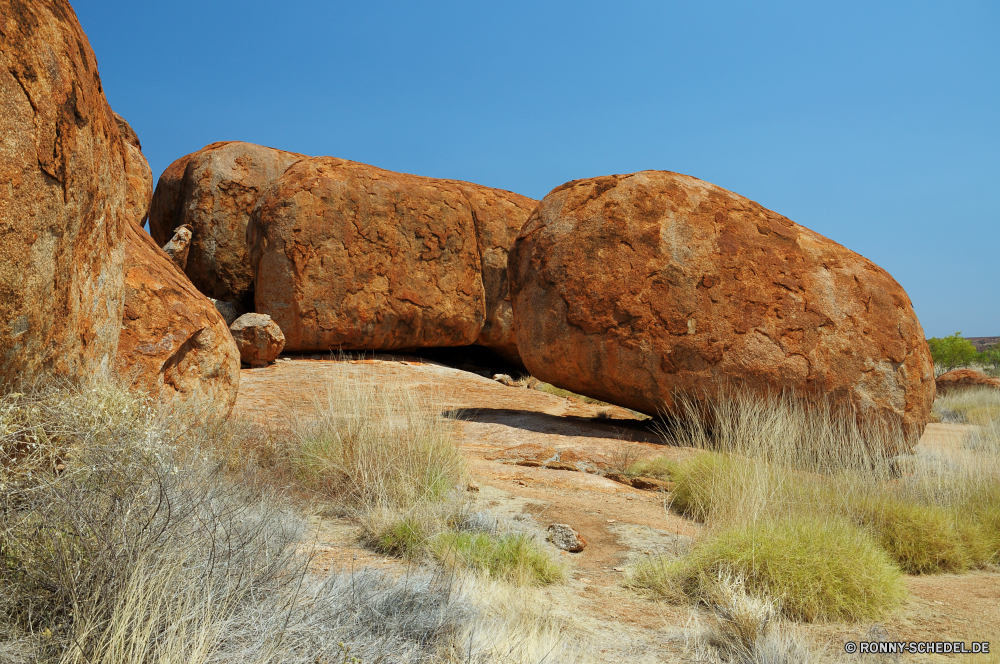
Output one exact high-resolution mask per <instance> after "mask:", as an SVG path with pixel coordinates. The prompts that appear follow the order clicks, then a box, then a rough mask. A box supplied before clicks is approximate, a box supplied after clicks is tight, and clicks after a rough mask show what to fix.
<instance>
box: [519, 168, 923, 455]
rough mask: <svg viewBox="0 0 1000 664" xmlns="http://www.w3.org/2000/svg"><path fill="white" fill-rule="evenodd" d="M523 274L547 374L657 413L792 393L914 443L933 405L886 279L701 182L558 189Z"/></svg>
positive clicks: (529, 243)
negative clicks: (681, 404)
mask: <svg viewBox="0 0 1000 664" xmlns="http://www.w3.org/2000/svg"><path fill="white" fill-rule="evenodd" d="M510 280H511V293H512V296H513V304H514V322H515V327H516V332H517V344H518V349H519V351H520V354H521V358H522V359H523V360H524V364H525V366H526V367H527V368H528V369H529V370H530V371H531V373H532V374H533V375H534V376H536V377H538V378H539V379H540V380H543V381H546V382H549V383H552V384H553V385H557V386H559V387H563V388H566V389H569V390H572V391H574V392H578V393H580V394H585V395H587V396H590V397H594V398H597V399H602V400H604V401H609V402H611V403H615V404H618V405H621V406H627V407H629V408H632V409H634V410H638V411H641V412H644V413H648V414H656V413H657V411H658V410H660V409H664V408H665V409H667V410H668V411H669V410H670V409H671V408H673V406H674V403H675V396H676V395H677V394H679V393H683V394H687V395H689V396H691V397H694V398H705V396H706V395H712V394H715V393H717V392H718V390H719V389H738V390H750V391H751V392H755V393H760V394H767V393H775V392H778V391H783V390H790V391H794V393H795V394H797V395H799V396H801V397H804V398H825V399H829V400H830V401H831V402H832V403H833V405H835V406H838V407H847V408H854V409H856V410H857V412H858V413H859V414H860V416H861V417H862V419H864V420H867V421H869V422H872V421H879V422H888V423H891V424H898V425H901V426H902V427H904V428H905V430H906V432H907V433H908V434H909V435H910V436H911V437H915V436H917V435H919V433H920V432H922V430H923V428H924V425H925V424H926V421H927V417H928V414H929V411H930V408H931V403H932V401H933V399H934V371H933V362H932V360H931V355H930V350H929V349H928V347H927V342H926V341H925V340H924V334H923V330H922V329H921V327H920V322H919V321H918V320H917V317H916V315H915V314H914V312H913V307H912V305H911V304H910V300H909V298H908V297H907V295H906V293H905V292H904V291H903V289H902V288H901V287H900V286H899V284H897V283H896V281H895V280H893V278H892V277H891V276H889V274H888V273H887V272H886V271H885V270H883V269H881V268H880V267H878V266H877V265H875V264H874V263H872V262H871V261H869V260H867V259H865V258H864V257H862V256H859V255H858V254H856V253H854V252H852V251H849V250H848V249H845V248H844V247H842V246H840V245H839V244H837V243H836V242H833V241H831V240H829V239H827V238H825V237H823V236H821V235H819V234H817V233H814V232H812V231H810V230H809V229H807V228H804V227H802V226H800V225H798V224H796V223H794V222H792V221H790V220H789V219H786V218H785V217H783V216H781V215H780V214H777V213H775V212H772V211H770V210H767V209H765V208H763V207H762V206H760V205H758V204H757V203H755V202H753V201H750V200H748V199H746V198H744V197H742V196H739V195H737V194H734V193H732V192H730V191H726V190H725V189H722V188H720V187H717V186H715V185H712V184H709V183H707V182H703V181H701V180H698V179H695V178H693V177H688V176H686V175H680V174H677V173H670V172H664V171H643V172H641V173H633V174H631V175H614V176H608V177H599V178H592V179H588V180H578V181H574V182H570V183H568V184H565V185H563V186H561V187H558V188H556V189H554V190H553V191H552V192H550V193H549V194H548V195H547V196H546V197H545V198H544V199H543V200H542V201H541V203H539V205H538V207H537V209H536V210H535V212H534V213H533V214H532V216H531V218H530V219H529V220H528V222H527V223H526V224H525V226H524V227H523V228H522V229H521V232H520V234H519V235H518V238H517V242H516V243H515V245H514V248H513V250H512V252H511V258H510Z"/></svg>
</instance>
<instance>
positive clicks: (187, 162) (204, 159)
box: [149, 141, 304, 307]
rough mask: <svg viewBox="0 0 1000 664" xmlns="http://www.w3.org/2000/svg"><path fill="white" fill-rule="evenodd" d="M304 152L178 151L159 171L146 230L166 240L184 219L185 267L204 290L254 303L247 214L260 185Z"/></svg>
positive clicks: (214, 147) (233, 145) (239, 145)
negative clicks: (187, 236) (188, 237)
mask: <svg viewBox="0 0 1000 664" xmlns="http://www.w3.org/2000/svg"><path fill="white" fill-rule="evenodd" d="M303 158H304V156H303V155H300V154H295V153H292V152H284V151H282V150H275V149H272V148H267V147H263V146H260V145H253V144H251V143H243V142H239V141H235V142H222V143H212V144H211V145H207V146H205V147H204V148H202V149H201V150H199V151H198V152H195V153H193V154H189V155H186V156H184V157H181V158H180V159H178V160H177V161H175V162H174V163H172V164H171V165H170V166H169V167H168V168H167V169H166V170H165V171H164V172H163V175H161V176H160V181H159V182H158V183H157V185H156V192H155V193H154V195H153V203H152V206H151V208H150V212H149V231H150V234H151V235H152V236H153V239H154V240H156V242H157V244H159V245H161V246H162V245H164V244H166V243H167V242H168V241H169V240H170V238H171V236H173V234H174V229H176V228H177V227H178V226H181V225H184V224H187V225H188V226H189V227H190V228H191V230H192V232H193V235H194V237H193V239H192V242H191V248H190V251H189V254H188V261H187V267H186V268H185V273H186V274H187V275H188V277H189V278H190V279H191V282H192V283H193V284H194V285H195V286H196V287H197V288H198V289H199V290H200V291H201V292H202V293H204V294H205V295H208V296H209V297H213V298H216V299H220V300H234V301H239V302H241V303H242V304H243V305H244V306H246V307H252V306H253V273H252V272H251V270H250V263H249V259H248V256H247V242H246V228H247V218H248V217H249V216H250V211H251V210H252V209H253V206H254V204H255V203H256V202H257V199H258V198H260V195H261V193H262V192H263V191H264V189H265V188H266V187H267V186H268V185H269V184H271V182H272V181H274V179H275V178H277V177H278V176H279V175H281V174H282V173H284V171H285V169H286V168H288V167H289V166H290V165H292V164H293V163H295V162H296V161H299V160H300V159H303Z"/></svg>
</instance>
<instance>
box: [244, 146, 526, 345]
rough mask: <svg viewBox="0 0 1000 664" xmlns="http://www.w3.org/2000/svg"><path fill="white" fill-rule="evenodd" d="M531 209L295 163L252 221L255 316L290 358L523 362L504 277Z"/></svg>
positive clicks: (366, 171)
mask: <svg viewBox="0 0 1000 664" xmlns="http://www.w3.org/2000/svg"><path fill="white" fill-rule="evenodd" d="M533 206H534V201H532V200H531V199H527V198H524V197H521V196H518V195H516V194H511V193H510V192H506V191H500V190H495V189H488V188H486V187H480V186H478V185H473V184H469V183H466V182H457V181H452V180H436V179H433V178H425V177H419V176H415V175H406V174H402V173H393V172H391V171H385V170H382V169H379V168H375V167H373V166H368V165H365V164H359V163H355V162H351V161H346V160H343V159H336V158H334V157H316V158H312V159H307V160H304V161H300V162H299V163H297V164H295V165H294V166H292V167H291V168H289V169H288V170H287V171H286V172H285V173H284V175H282V176H281V177H280V178H278V179H277V180H276V181H275V182H274V184H273V185H272V186H271V188H270V189H268V191H267V192H266V193H265V194H264V196H263V197H262V198H261V200H260V202H259V203H258V205H257V207H256V208H255V209H254V211H253V214H252V215H251V220H250V225H249V228H248V232H247V238H248V241H249V243H250V251H251V263H252V265H253V269H254V272H255V275H256V290H255V304H256V311H258V312H260V313H266V314H269V315H270V316H271V318H273V319H274V321H275V322H276V323H277V324H278V326H279V327H280V328H281V330H282V331H283V332H284V334H285V339H286V343H285V350H286V351H326V350H331V349H337V348H343V349H364V350H394V349H404V348H418V347H434V346H463V345H468V344H472V343H477V342H478V343H481V344H483V345H486V346H489V347H491V348H496V349H498V350H499V351H500V352H502V353H504V354H507V355H513V356H514V357H516V348H515V345H514V339H513V333H512V327H511V315H510V313H509V300H508V297H509V296H508V294H507V287H506V283H505V280H504V279H503V270H504V268H505V265H506V253H507V247H508V246H509V244H510V242H511V241H512V239H513V237H514V236H515V234H516V229H517V228H519V227H520V224H521V223H522V222H523V220H524V219H526V218H527V215H528V212H529V211H530V209H531V208H532V207H533Z"/></svg>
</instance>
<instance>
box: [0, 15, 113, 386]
mask: <svg viewBox="0 0 1000 664" xmlns="http://www.w3.org/2000/svg"><path fill="white" fill-rule="evenodd" d="M0 137H2V139H0V383H4V382H8V381H16V380H30V379H31V378H32V377H34V376H37V375H39V374H41V373H47V372H53V373H56V374H60V375H64V376H68V377H71V378H72V377H76V376H84V375H89V374H91V373H93V372H95V371H97V370H99V369H100V368H101V367H105V368H108V369H110V368H111V367H112V365H113V362H114V356H115V348H116V347H117V344H118V334H119V330H120V326H121V312H122V298H121V292H122V280H123V276H124V273H123V269H122V251H123V249H122V237H123V234H124V227H125V224H126V222H127V219H128V215H129V212H128V210H127V204H126V201H127V197H128V196H129V192H128V189H127V183H126V175H125V172H126V160H127V159H128V156H127V152H126V149H127V148H126V146H127V144H126V143H125V142H124V141H123V139H122V136H121V131H120V130H119V128H118V125H117V123H116V122H115V116H114V113H113V112H112V110H111V108H110V107H109V106H108V102H107V99H105V96H104V92H103V90H102V87H101V81H100V77H99V76H98V72H97V60H96V59H95V57H94V53H93V51H92V50H91V48H90V44H89V42H88V41H87V37H86V35H85V34H84V33H83V30H82V29H81V27H80V24H79V22H78V21H77V18H76V15H75V14H74V12H73V9H72V8H71V7H70V5H69V3H68V2H66V1H65V0H39V1H37V2H23V1H21V0H0Z"/></svg>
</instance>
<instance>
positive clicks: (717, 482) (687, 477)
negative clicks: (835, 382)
mask: <svg viewBox="0 0 1000 664" xmlns="http://www.w3.org/2000/svg"><path fill="white" fill-rule="evenodd" d="M682 403H685V402H682ZM685 408H686V411H685V412H684V414H683V415H682V417H680V418H677V419H676V420H674V421H673V422H672V423H670V425H669V426H664V428H663V429H662V434H663V435H664V437H665V438H666V439H667V440H668V442H670V443H671V444H673V445H681V446H686V447H693V448H695V449H697V450H700V451H699V452H698V453H696V454H694V455H692V456H689V457H688V458H686V459H684V460H681V461H679V462H669V461H666V460H664V461H658V460H656V459H649V460H645V461H644V462H643V463H645V464H647V466H649V467H650V468H661V469H662V471H663V472H662V474H661V477H664V479H670V480H673V481H674V482H676V487H675V491H674V492H673V495H672V498H671V508H672V509H673V510H674V511H676V512H679V513H681V514H683V515H685V516H687V517H689V518H692V519H695V520H697V521H700V522H703V523H704V524H705V526H706V528H705V530H704V532H703V535H702V536H701V538H700V540H699V541H698V542H697V543H696V544H695V546H694V547H693V549H692V550H691V552H690V553H689V554H688V555H686V556H684V557H681V558H678V559H671V558H662V559H660V558H652V559H650V560H647V561H644V562H642V563H640V564H638V565H637V566H635V567H634V568H633V569H632V570H631V573H630V574H629V580H628V584H629V585H631V586H632V587H634V588H638V589H642V590H644V591H646V592H651V593H653V594H654V595H657V596H660V597H664V598H667V599H673V600H678V599H687V600H694V601H699V598H701V597H703V595H704V594H705V593H707V592H709V588H710V585H711V584H709V585H707V586H706V585H705V583H704V580H705V579H711V578H714V577H717V576H718V575H720V574H732V575H734V576H735V577H737V578H739V579H741V582H742V583H744V584H745V586H746V588H747V589H748V591H750V592H752V593H754V594H755V595H756V596H758V597H761V598H764V599H768V598H770V599H773V600H775V601H776V602H777V603H778V605H779V606H780V608H781V611H782V612H783V613H784V615H786V616H787V617H792V618H795V619H797V620H807V621H809V620H831V619H845V618H850V619H854V618H860V617H864V618H877V617H878V616H879V615H881V614H882V613H884V612H886V611H888V610H891V609H892V608H893V607H894V606H896V605H898V603H899V602H900V601H901V599H902V586H901V585H900V575H901V574H902V573H904V572H906V573H911V574H932V573H939V572H961V571H965V570H968V569H972V568H981V567H987V566H990V565H996V564H998V563H1000V528H998V522H1000V519H998V510H1000V491H998V487H1000V456H998V454H997V452H996V449H997V448H995V447H991V444H990V442H989V441H990V440H994V439H995V438H992V437H991V436H995V434H990V433H989V431H992V429H989V428H988V427H981V428H980V430H981V434H980V440H979V441H978V443H977V444H976V445H974V446H973V445H971V444H970V445H967V448H968V449H965V450H963V451H962V453H961V454H958V455H953V456H942V455H939V454H934V453H931V452H928V451H924V450H919V449H918V450H917V451H916V452H915V453H912V454H902V455H898V456H896V452H897V451H898V450H901V449H906V448H907V447H908V446H907V445H906V443H907V441H904V440H903V439H902V435H901V433H900V432H898V431H895V430H893V429H891V428H888V427H879V428H875V427H872V428H868V429H866V428H863V427H861V426H859V425H858V423H857V419H856V418H854V417H852V416H850V415H849V414H844V413H837V412H835V411H834V410H833V409H830V408H828V407H825V406H823V405H822V404H821V405H819V406H807V405H805V404H803V403H802V402H800V401H797V400H795V399H793V398H791V397H779V398H774V399H770V400H764V399H759V398H754V397H751V396H748V395H740V394H736V395H735V396H733V397H730V398H720V399H717V400H715V401H714V402H712V403H711V405H710V406H708V407H707V408H708V409H709V412H708V413H707V417H706V412H705V410H704V408H705V407H704V406H699V405H696V402H695V401H694V400H691V401H688V402H686V406H685ZM707 422H708V423H711V425H709V424H706V423H707ZM779 543H780V544H779ZM814 546H819V547H820V548H818V549H816V548H814ZM773 570H781V571H780V573H774V572H773ZM851 578H860V579H864V580H865V581H864V583H865V586H864V587H863V588H862V587H857V586H852V584H851Z"/></svg>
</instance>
